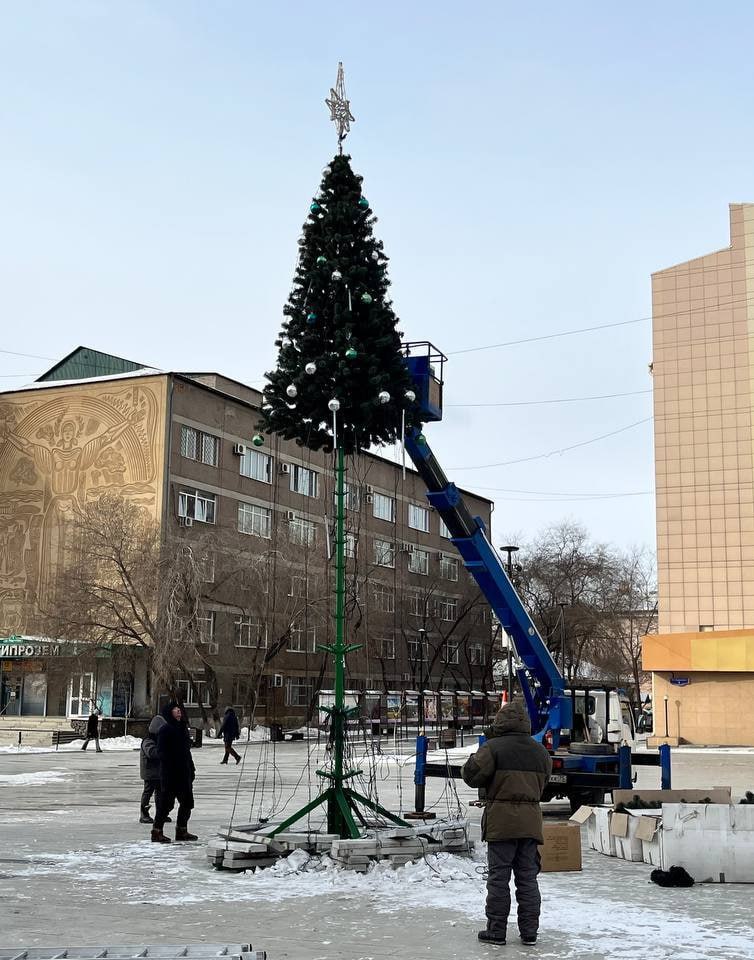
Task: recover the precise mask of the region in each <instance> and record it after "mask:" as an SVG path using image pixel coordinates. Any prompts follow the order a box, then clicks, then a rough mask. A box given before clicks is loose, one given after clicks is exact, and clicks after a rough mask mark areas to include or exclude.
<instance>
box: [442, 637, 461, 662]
mask: <svg viewBox="0 0 754 960" xmlns="http://www.w3.org/2000/svg"><path fill="white" fill-rule="evenodd" d="M442 658H443V660H444V661H445V663H451V664H457V663H458V662H459V644H458V643H457V642H455V641H451V640H448V641H446V642H445V643H444V644H443V649H442Z"/></svg>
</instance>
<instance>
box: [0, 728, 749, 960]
mask: <svg viewBox="0 0 754 960" xmlns="http://www.w3.org/2000/svg"><path fill="white" fill-rule="evenodd" d="M244 750H245V759H244V763H243V764H242V765H239V766H238V767H237V768H236V767H230V768H229V767H224V766H220V764H219V762H218V761H219V756H218V751H217V750H214V749H212V750H205V749H202V750H198V751H196V753H195V758H196V762H197V768H198V776H197V781H196V803H197V806H196V810H195V813H194V816H193V817H192V821H191V824H192V827H193V828H194V829H195V831H196V832H197V833H199V834H200V836H202V838H203V839H206V838H208V837H210V836H212V835H213V834H214V832H215V830H216V829H217V828H218V827H219V826H220V825H222V824H226V823H227V822H228V821H229V819H230V818H231V815H232V816H233V820H234V822H236V823H238V822H242V821H247V820H248V819H250V818H252V817H255V816H256V815H258V813H259V812H262V813H265V812H269V809H270V806H271V805H275V806H276V807H277V808H278V813H279V814H281V813H282V805H283V804H284V803H285V802H286V800H288V806H287V808H286V809H285V814H288V813H290V812H292V811H293V810H294V809H295V808H296V806H297V805H298V804H300V803H302V802H305V801H306V800H307V798H308V796H309V793H310V790H314V791H316V789H317V787H316V776H314V777H312V778H311V781H310V776H309V771H308V768H307V765H306V758H307V756H308V755H309V754H310V753H311V754H312V765H313V766H316V765H317V764H320V763H321V762H322V755H321V752H319V751H318V750H317V746H316V744H311V743H309V744H306V743H304V744H301V743H293V744H291V743H286V744H277V745H275V744H270V743H268V742H262V743H251V744H249V745H248V746H247V747H245V748H244ZM367 762H368V758H367V760H362V765H363V764H365V763H367ZM721 765H722V769H721ZM726 772H727V774H728V779H727V780H726V779H724V774H725V773H726ZM412 773H413V764H412V763H409V762H406V759H405V757H404V756H403V755H401V756H399V757H398V758H395V757H391V756H390V755H385V756H382V757H379V758H378V760H377V766H376V769H375V774H376V780H377V782H378V785H379V787H380V793H381V797H382V799H383V800H384V801H385V802H387V803H388V805H390V806H391V807H393V808H398V807H399V806H400V804H401V798H402V805H403V807H404V808H405V809H410V807H411V805H412V800H413V785H412ZM263 774H264V776H263ZM721 776H723V778H722V779H721ZM676 779H677V782H678V785H679V786H691V785H699V786H709V785H711V784H718V783H727V782H734V783H735V784H736V785H737V786H736V787H735V788H734V793H741V792H742V791H743V789H744V785H746V787H747V788H750V787H751V785H752V784H754V757H752V756H750V755H748V756H747V755H735V756H725V757H717V758H716V759H714V758H713V759H712V760H710V759H708V758H705V757H703V756H701V757H700V756H698V755H693V756H688V757H686V758H679V760H678V762H677V766H676ZM263 780H264V781H265V783H264V789H262V781H263ZM273 781H274V782H273ZM297 784H298V786H297V788H296V796H295V799H293V800H289V797H290V794H291V792H292V791H293V789H294V787H296V785H297ZM443 786H444V785H443V784H442V783H441V782H440V781H433V782H431V783H430V785H429V786H428V802H429V803H430V804H434V805H435V806H436V808H437V809H438V810H439V811H441V812H442V811H444V810H446V809H451V808H455V806H456V805H457V803H459V802H460V803H465V802H467V801H468V800H469V799H472V797H473V796H474V794H473V792H472V791H470V790H468V789H467V788H466V787H464V786H463V785H462V784H460V785H459V787H458V797H457V798H456V797H455V795H454V794H453V793H452V792H451V791H444V792H443ZM255 788H256V789H255ZM0 790H1V791H2V798H3V803H2V805H0V835H2V837H3V845H2V848H1V850H0V947H3V946H16V945H24V946H28V947H33V946H36V945H66V944H69V945H70V944H73V943H88V944H94V943H116V942H119V943H129V942H130V943H139V942H143V943H150V942H151V943H154V942H184V941H185V942H192V941H199V940H207V941H214V942H217V941H223V940H225V941H228V942H230V941H239V940H247V939H248V940H250V941H251V942H252V943H254V944H255V945H256V946H258V947H260V948H264V949H266V950H267V951H268V954H269V957H270V960H283V958H286V960H325V958H327V960H383V958H391V960H401V958H406V960H409V958H410V960H415V958H425V957H426V958H430V957H431V958H443V960H445V958H448V960H455V958H464V960H480V958H485V957H489V956H490V951H491V950H492V949H493V948H489V947H484V946H483V945H480V944H478V943H477V941H476V931H477V930H478V929H479V928H480V926H481V925H483V912H484V851H483V848H481V847H480V849H479V850H478V851H477V853H476V854H475V857H474V858H472V859H464V858H460V857H455V856H451V855H440V856H431V857H428V858H426V860H422V861H419V862H418V863H415V864H409V865H407V866H405V867H402V868H399V869H397V870H392V869H390V868H389V867H387V865H386V864H375V865H374V866H373V868H372V869H371V870H370V872H369V873H367V874H364V875H360V874H354V873H350V872H347V871H345V870H343V869H342V868H341V867H340V866H339V865H337V864H334V863H332V862H330V861H328V860H326V859H318V858H309V857H308V856H307V855H305V854H301V853H298V852H297V853H296V854H294V855H292V856H291V858H289V859H288V860H286V861H283V862H281V863H279V864H278V865H276V866H275V867H274V868H272V869H269V870H265V871H259V872H257V873H256V874H252V873H246V874H242V875H233V874H230V873H227V872H216V871H213V870H211V869H210V868H209V867H208V866H207V863H206V859H205V854H204V846H203V844H173V845H171V846H167V847H163V846H161V845H156V844H151V843H150V842H149V840H148V830H149V827H146V826H142V825H140V824H138V822H137V819H138V796H139V790H140V781H139V780H138V756H137V755H135V754H133V753H130V754H129V753H124V752H122V751H117V750H114V751H109V752H107V753H103V754H96V753H93V752H90V751H87V752H86V753H83V752H81V751H80V750H79V751H78V752H76V750H73V751H71V752H67V753H65V755H61V754H60V753H59V754H58V755H50V754H47V755H45V754H21V755H16V756H12V755H8V754H6V755H4V756H0ZM285 814H283V815H285ZM470 815H471V816H472V818H478V811H476V810H474V809H472V810H471V811H470ZM549 815H554V816H556V817H564V816H566V815H567V812H566V809H565V807H564V806H562V805H561V806H560V807H558V805H557V804H555V805H551V806H550V808H549V810H548V816H549ZM541 887H542V893H543V899H544V906H543V914H542V928H541V936H540V944H539V946H538V947H537V949H536V956H537V957H546V958H553V960H554V958H556V957H557V958H561V960H577V958H578V960H603V958H608V957H609V958H613V960H642V958H649V957H652V958H658V960H670V958H673V960H743V958H747V960H748V958H751V956H752V946H751V944H752V942H754V925H753V924H752V916H751V908H750V907H751V898H752V894H753V893H754V890H752V888H751V887H746V886H732V885H728V886H725V885H700V886H696V887H694V888H692V889H690V890H663V889H661V888H658V887H656V886H654V885H653V884H651V883H650V882H649V868H647V867H645V866H644V865H643V864H631V863H625V862H623V861H617V860H613V859H609V858H605V857H601V856H600V855H598V854H596V853H593V852H589V851H585V854H584V869H583V871H582V872H581V873H572V874H546V875H543V876H542V877H541ZM504 953H505V955H506V956H512V957H516V958H517V957H523V956H532V951H531V950H529V951H527V950H526V949H525V948H523V947H522V946H521V945H520V944H518V941H517V937H516V931H515V927H514V925H513V924H511V926H510V927H509V945H508V947H506V949H505V951H504Z"/></svg>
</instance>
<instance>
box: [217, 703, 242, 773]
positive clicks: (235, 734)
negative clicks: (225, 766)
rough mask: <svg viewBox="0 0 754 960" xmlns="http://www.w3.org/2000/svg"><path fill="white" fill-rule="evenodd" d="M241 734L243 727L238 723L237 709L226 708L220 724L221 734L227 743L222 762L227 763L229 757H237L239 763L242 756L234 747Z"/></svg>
mask: <svg viewBox="0 0 754 960" xmlns="http://www.w3.org/2000/svg"><path fill="white" fill-rule="evenodd" d="M240 735H241V727H240V726H239V723H238V717H237V716H236V711H235V710H234V709H233V707H226V708H225V716H224V717H223V722H222V723H221V724H220V730H219V736H221V737H222V738H223V742H224V744H225V756H224V757H223V758H222V760H221V761H220V763H227V762H228V757H230V756H232V757H235V759H236V763H239V762H240V760H241V758H240V757H239V755H238V754H237V753H236V751H235V750H234V749H233V741H234V740H238V738H239V736H240Z"/></svg>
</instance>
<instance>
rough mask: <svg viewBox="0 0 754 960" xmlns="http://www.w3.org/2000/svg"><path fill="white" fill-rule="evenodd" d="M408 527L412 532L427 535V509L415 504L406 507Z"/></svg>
mask: <svg viewBox="0 0 754 960" xmlns="http://www.w3.org/2000/svg"><path fill="white" fill-rule="evenodd" d="M408 525H409V527H411V529H412V530H422V531H423V532H424V533H429V507H420V506H419V505H418V504H417V503H409V505H408Z"/></svg>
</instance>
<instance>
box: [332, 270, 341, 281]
mask: <svg viewBox="0 0 754 960" xmlns="http://www.w3.org/2000/svg"><path fill="white" fill-rule="evenodd" d="M331 277H332V279H333V280H342V279H343V274H342V273H341V272H340V270H333V272H332V274H331Z"/></svg>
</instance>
